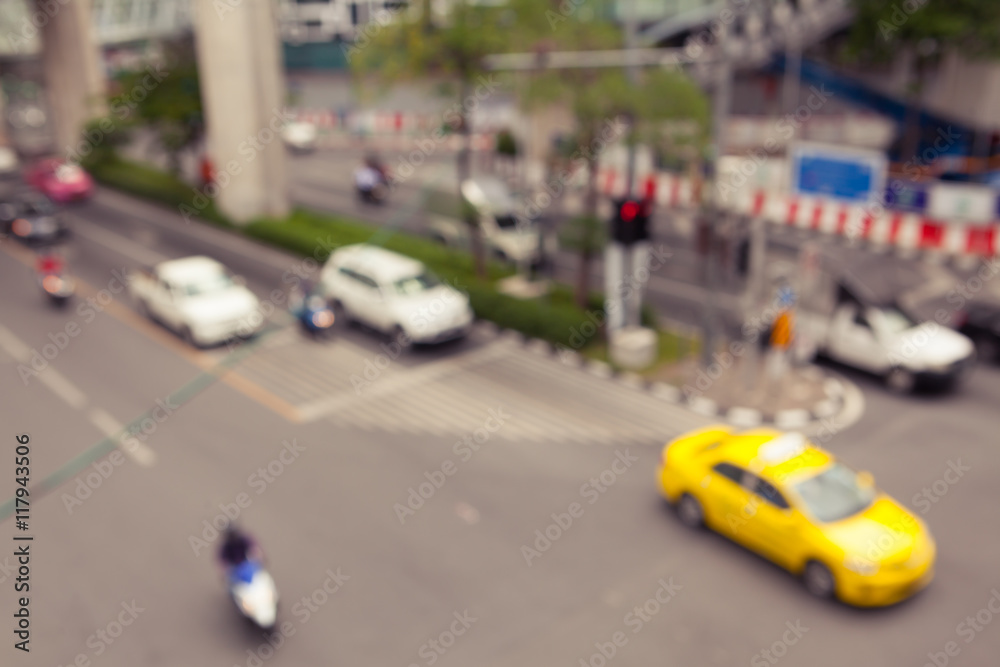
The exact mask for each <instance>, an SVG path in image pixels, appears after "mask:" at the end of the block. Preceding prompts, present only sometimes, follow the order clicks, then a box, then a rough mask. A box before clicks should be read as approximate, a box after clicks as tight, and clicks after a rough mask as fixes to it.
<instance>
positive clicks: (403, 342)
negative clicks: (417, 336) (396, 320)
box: [389, 324, 413, 352]
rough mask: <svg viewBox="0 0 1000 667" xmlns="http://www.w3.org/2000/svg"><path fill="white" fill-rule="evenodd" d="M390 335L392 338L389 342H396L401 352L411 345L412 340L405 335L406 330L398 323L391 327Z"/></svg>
mask: <svg viewBox="0 0 1000 667" xmlns="http://www.w3.org/2000/svg"><path fill="white" fill-rule="evenodd" d="M391 336H392V338H391V339H390V341H389V342H391V343H398V344H399V349H400V351H401V352H406V351H407V350H409V349H410V348H411V347H413V341H412V340H410V337H409V336H407V335H406V331H404V330H403V327H401V326H399V325H398V324H397V325H396V326H395V327H394V328H393V330H392V334H391Z"/></svg>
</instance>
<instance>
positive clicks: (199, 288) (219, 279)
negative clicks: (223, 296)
mask: <svg viewBox="0 0 1000 667" xmlns="http://www.w3.org/2000/svg"><path fill="white" fill-rule="evenodd" d="M232 285H233V280H232V278H230V277H229V276H227V275H226V274H225V273H221V272H220V273H215V274H212V275H209V276H204V277H202V278H201V279H200V280H198V281H197V282H192V283H187V284H185V285H181V286H180V288H181V291H182V292H184V294H186V295H187V296H201V295H203V294H212V293H214V292H221V291H223V290H225V289H228V288H230V287H232Z"/></svg>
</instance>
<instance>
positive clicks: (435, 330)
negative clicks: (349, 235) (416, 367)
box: [320, 244, 475, 345]
mask: <svg viewBox="0 0 1000 667" xmlns="http://www.w3.org/2000/svg"><path fill="white" fill-rule="evenodd" d="M320 280H321V283H322V286H323V289H324V291H325V293H326V296H327V297H328V298H329V299H330V300H331V301H332V302H333V304H334V307H335V308H336V309H338V310H339V311H340V313H341V314H342V315H343V316H344V317H345V318H346V319H347V320H350V321H356V322H359V323H361V324H364V325H366V326H368V327H370V328H372V329H375V330H376V331H380V332H382V333H384V334H388V335H391V336H393V337H394V338H395V339H396V340H397V341H398V342H399V343H400V344H401V345H408V344H409V343H421V344H424V343H440V342H443V341H446V340H452V339H456V338H461V337H463V336H465V335H466V334H467V333H468V332H469V328H470V327H471V326H472V322H473V319H474V317H475V316H474V314H473V312H472V308H471V307H470V306H469V297H468V296H467V295H466V294H464V293H462V292H460V291H458V290H457V289H455V288H453V287H451V286H448V285H445V284H443V283H441V281H440V280H438V279H437V278H436V277H435V276H434V275H433V274H432V273H430V272H429V271H428V270H427V267H425V266H424V265H423V264H422V263H421V262H418V261H417V260H415V259H411V258H409V257H405V256H403V255H400V254H397V253H394V252H392V251H389V250H386V249H384V248H380V247H378V246H371V245H364V244H359V245H350V246H345V247H343V248H340V249H339V250H337V251H335V252H334V253H333V254H331V255H330V258H329V259H328V260H327V262H326V264H325V265H324V266H323V271H322V274H321V277H320Z"/></svg>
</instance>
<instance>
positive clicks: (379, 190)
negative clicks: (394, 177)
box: [355, 166, 389, 204]
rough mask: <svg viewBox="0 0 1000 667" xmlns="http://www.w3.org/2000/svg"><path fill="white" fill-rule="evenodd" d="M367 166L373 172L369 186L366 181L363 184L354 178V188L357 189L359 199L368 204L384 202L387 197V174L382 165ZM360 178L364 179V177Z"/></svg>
mask: <svg viewBox="0 0 1000 667" xmlns="http://www.w3.org/2000/svg"><path fill="white" fill-rule="evenodd" d="M367 168H368V169H371V170H372V171H373V172H375V176H374V177H373V178H372V180H374V183H373V184H372V185H370V186H367V183H366V184H365V185H363V184H362V183H361V182H359V179H358V178H356V179H355V189H356V190H357V193H358V197H360V198H361V201H363V202H366V203H368V204H384V203H385V201H386V199H388V198H389V176H388V174H387V172H386V170H385V169H384V168H382V167H371V166H369V167H367ZM370 178H371V177H370ZM360 180H361V181H364V180H365V179H360Z"/></svg>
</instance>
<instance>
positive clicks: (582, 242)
mask: <svg viewBox="0 0 1000 667" xmlns="http://www.w3.org/2000/svg"><path fill="white" fill-rule="evenodd" d="M607 236H608V231H607V224H606V223H605V222H603V221H602V220H601V219H600V218H598V217H597V216H594V215H582V216H578V217H575V218H572V219H570V220H569V221H567V224H566V226H565V228H564V229H563V230H562V231H561V233H560V235H559V243H560V244H561V245H562V246H563V247H565V248H568V249H569V250H575V251H576V252H578V253H580V254H581V255H587V256H591V255H594V254H596V253H598V252H600V250H601V249H602V248H603V247H604V244H605V243H606V242H607Z"/></svg>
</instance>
